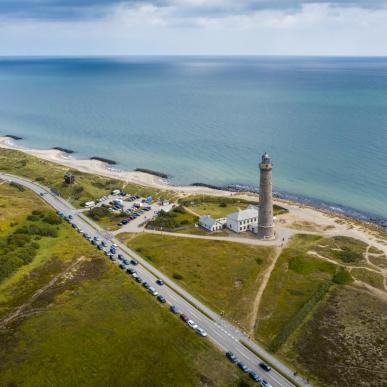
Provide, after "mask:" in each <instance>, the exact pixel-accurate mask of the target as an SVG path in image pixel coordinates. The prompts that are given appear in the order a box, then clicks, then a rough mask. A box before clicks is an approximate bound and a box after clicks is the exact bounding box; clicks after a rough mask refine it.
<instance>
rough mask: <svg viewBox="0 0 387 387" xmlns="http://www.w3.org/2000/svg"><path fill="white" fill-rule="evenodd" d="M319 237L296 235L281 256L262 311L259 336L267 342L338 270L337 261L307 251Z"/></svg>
mask: <svg viewBox="0 0 387 387" xmlns="http://www.w3.org/2000/svg"><path fill="white" fill-rule="evenodd" d="M319 240H320V237H315V236H296V237H294V238H293V239H292V240H291V242H290V243H289V245H288V247H287V248H285V249H284V250H283V252H282V254H281V256H280V257H279V258H278V261H277V264H276V266H275V268H274V270H273V272H272V275H271V277H270V280H269V282H268V284H267V287H266V289H265V291H264V293H263V297H262V300H261V305H260V309H259V314H258V319H259V320H258V326H257V330H256V338H257V339H258V340H260V341H261V342H263V343H265V344H266V345H267V346H270V343H272V341H273V340H274V339H275V338H276V337H277V336H278V335H280V334H281V332H282V330H283V329H287V328H286V326H287V324H288V323H289V321H291V320H292V319H293V318H295V316H297V313H299V312H300V310H301V309H302V308H303V307H304V305H305V304H307V303H308V302H309V300H311V299H312V298H313V295H314V294H316V292H318V290H319V288H320V287H321V286H322V285H323V284H324V283H325V282H326V281H328V280H330V279H331V278H332V276H333V274H334V273H335V271H336V265H334V264H332V263H330V262H326V261H323V260H320V259H318V258H315V257H310V256H308V255H306V254H305V253H306V251H307V250H308V249H309V248H310V247H311V246H313V245H314V244H315V243H316V242H318V241H319Z"/></svg>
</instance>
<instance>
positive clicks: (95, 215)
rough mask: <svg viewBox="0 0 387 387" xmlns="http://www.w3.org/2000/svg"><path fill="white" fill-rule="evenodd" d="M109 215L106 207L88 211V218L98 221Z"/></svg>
mask: <svg viewBox="0 0 387 387" xmlns="http://www.w3.org/2000/svg"><path fill="white" fill-rule="evenodd" d="M109 214H110V213H109V210H108V209H107V208H106V207H95V208H92V209H91V210H90V211H89V216H90V218H92V219H94V220H100V219H101V218H104V217H106V216H108V215H109Z"/></svg>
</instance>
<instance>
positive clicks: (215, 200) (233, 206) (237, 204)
mask: <svg viewBox="0 0 387 387" xmlns="http://www.w3.org/2000/svg"><path fill="white" fill-rule="evenodd" d="M179 202H180V204H181V205H182V206H184V207H187V208H188V209H190V210H191V211H193V212H195V213H196V214H198V215H210V216H212V217H213V218H214V219H218V218H223V217H225V216H227V215H229V214H231V213H233V212H236V211H238V210H243V209H245V208H247V207H248V206H249V205H254V206H257V205H258V203H257V202H256V201H253V200H251V201H249V200H244V199H238V198H229V197H218V196H206V195H195V196H189V197H187V198H184V199H183V200H180V201H179ZM273 209H274V214H275V215H279V214H281V213H285V212H287V210H286V209H285V208H283V207H280V206H278V205H274V206H273Z"/></svg>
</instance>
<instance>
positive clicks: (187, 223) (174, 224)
mask: <svg viewBox="0 0 387 387" xmlns="http://www.w3.org/2000/svg"><path fill="white" fill-rule="evenodd" d="M197 220H198V218H197V217H196V216H194V215H192V214H190V213H189V212H187V211H186V210H184V208H183V207H176V208H174V209H173V210H172V211H170V212H163V211H162V212H160V215H159V216H157V217H156V218H155V219H154V220H152V221H150V222H149V223H148V225H147V228H149V229H152V230H164V231H170V232H185V231H189V230H191V229H192V228H194V225H195V223H196V222H197Z"/></svg>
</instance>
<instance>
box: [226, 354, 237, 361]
mask: <svg viewBox="0 0 387 387" xmlns="http://www.w3.org/2000/svg"><path fill="white" fill-rule="evenodd" d="M226 357H227V359H229V360H230V361H231V362H232V363H236V362H237V361H238V358H237V357H236V356H235V355H234V354H233V353H232V352H231V351H228V352H226Z"/></svg>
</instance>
